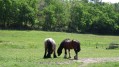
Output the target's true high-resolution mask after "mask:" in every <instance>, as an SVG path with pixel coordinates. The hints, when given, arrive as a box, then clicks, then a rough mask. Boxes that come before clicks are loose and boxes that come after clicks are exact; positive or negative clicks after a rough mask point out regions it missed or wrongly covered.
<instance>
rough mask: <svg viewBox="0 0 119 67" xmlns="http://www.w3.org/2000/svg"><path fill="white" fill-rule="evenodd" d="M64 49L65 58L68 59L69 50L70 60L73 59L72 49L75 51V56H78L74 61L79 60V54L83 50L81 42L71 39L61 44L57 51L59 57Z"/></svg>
mask: <svg viewBox="0 0 119 67" xmlns="http://www.w3.org/2000/svg"><path fill="white" fill-rule="evenodd" d="M63 48H64V49H65V56H64V58H67V50H68V52H69V58H71V56H70V49H74V51H75V54H76V55H75V56H74V59H78V52H79V51H80V50H81V48H80V42H79V41H77V40H70V39H65V40H63V41H62V42H61V44H60V46H59V48H58V50H57V53H58V56H60V55H61V53H62V49H63Z"/></svg>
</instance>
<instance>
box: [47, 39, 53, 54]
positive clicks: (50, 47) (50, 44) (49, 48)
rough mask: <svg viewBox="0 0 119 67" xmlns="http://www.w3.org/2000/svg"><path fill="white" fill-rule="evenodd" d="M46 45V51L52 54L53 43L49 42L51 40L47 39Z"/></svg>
mask: <svg viewBox="0 0 119 67" xmlns="http://www.w3.org/2000/svg"><path fill="white" fill-rule="evenodd" d="M47 47H48V52H49V53H50V54H52V52H53V48H52V47H53V45H52V43H51V41H50V40H48V41H47Z"/></svg>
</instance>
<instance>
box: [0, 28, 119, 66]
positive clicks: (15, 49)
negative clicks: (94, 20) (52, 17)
mask: <svg viewBox="0 0 119 67" xmlns="http://www.w3.org/2000/svg"><path fill="white" fill-rule="evenodd" d="M48 37H52V38H53V39H54V40H55V41H56V43H57V48H58V47H59V44H60V42H61V41H62V40H64V39H65V38H71V39H76V40H79V41H80V42H81V52H79V55H78V56H79V58H98V57H100V58H101V57H119V49H111V50H106V47H108V45H109V44H110V43H119V36H110V35H93V34H75V33H65V32H45V31H15V30H0V67H78V66H79V65H80V64H82V63H80V62H74V61H73V60H68V59H63V56H64V53H63V54H62V55H61V56H60V57H58V58H56V59H53V58H52V59H43V55H44V39H45V38H48ZM96 46H97V47H98V48H96ZM71 54H72V57H73V56H74V51H73V50H71ZM108 64H110V63H107V64H106V65H108ZM111 64H112V65H113V64H114V63H111ZM117 64H118V63H117ZM117 64H116V65H117ZM96 65H97V64H96ZM114 65H115V64H114ZM118 65H119V64H118ZM97 67H98V66H97ZM100 67H101V66H100ZM115 67H116V66H115Z"/></svg>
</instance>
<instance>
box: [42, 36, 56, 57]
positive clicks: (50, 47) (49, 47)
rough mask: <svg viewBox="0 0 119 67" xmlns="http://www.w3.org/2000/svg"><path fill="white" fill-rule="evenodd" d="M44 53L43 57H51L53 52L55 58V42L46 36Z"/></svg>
mask: <svg viewBox="0 0 119 67" xmlns="http://www.w3.org/2000/svg"><path fill="white" fill-rule="evenodd" d="M44 45H45V53H44V58H51V54H52V53H54V58H57V56H56V52H55V51H56V43H55V41H54V40H53V39H52V38H46V39H45V42H44Z"/></svg>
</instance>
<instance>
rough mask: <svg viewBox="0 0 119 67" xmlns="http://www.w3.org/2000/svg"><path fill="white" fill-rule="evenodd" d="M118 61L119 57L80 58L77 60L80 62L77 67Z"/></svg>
mask: <svg viewBox="0 0 119 67" xmlns="http://www.w3.org/2000/svg"><path fill="white" fill-rule="evenodd" d="M117 61H119V57H112V58H82V59H79V60H78V61H77V62H82V64H81V65H80V66H79V67H85V66H86V65H88V64H91V63H101V62H117Z"/></svg>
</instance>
